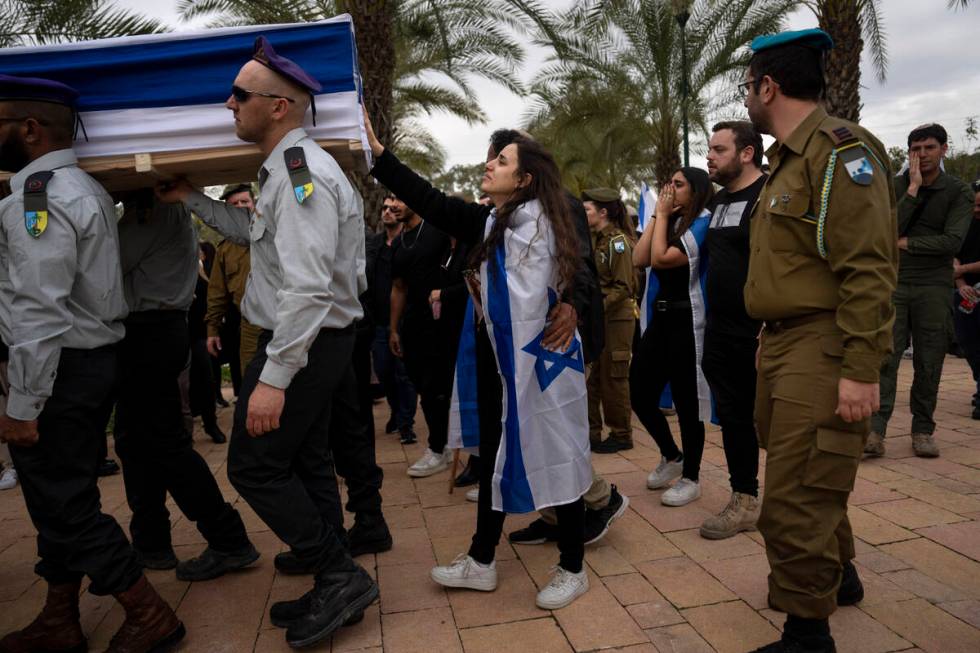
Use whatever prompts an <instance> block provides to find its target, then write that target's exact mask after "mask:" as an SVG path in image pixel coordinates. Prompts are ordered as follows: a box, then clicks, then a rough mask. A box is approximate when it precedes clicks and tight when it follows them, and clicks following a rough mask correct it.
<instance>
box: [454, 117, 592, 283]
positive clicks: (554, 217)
mask: <svg viewBox="0 0 980 653" xmlns="http://www.w3.org/2000/svg"><path fill="white" fill-rule="evenodd" d="M510 136H511V138H510V139H509V141H510V142H509V143H508V144H512V145H515V146H516V147H517V174H518V175H520V176H524V175H530V176H531V182H530V183H529V184H528V185H527V186H524V187H522V188H518V189H516V190H515V191H514V192H513V194H512V195H511V196H510V198H508V200H507V202H506V203H504V205H503V206H499V207H497V215H496V218H495V220H494V223H493V226H492V227H491V228H490V233H489V234H487V237H486V238H485V239H484V240H483V242H482V243H480V245H479V246H478V247H476V248H475V249H474V250H473V254H472V256H471V259H470V261H471V264H472V265H473V267H477V266H479V265H480V264H481V263H482V262H483V261H485V260H487V258H489V256H490V255H491V254H492V253H493V252H494V251H496V249H497V248H498V247H503V244H504V233H505V232H506V230H507V228H508V227H509V226H510V218H511V216H512V215H513V213H514V211H515V210H517V208H518V207H520V206H521V205H522V204H525V203H526V202H530V201H531V200H538V201H539V202H540V203H541V209H542V211H543V212H544V215H545V216H546V217H547V219H548V221H549V222H550V223H551V229H552V231H553V232H554V234H555V245H556V246H557V248H558V252H557V262H558V280H559V285H560V287H561V289H562V290H568V289H570V288H571V285H572V280H573V279H574V277H575V273H576V271H577V270H578V266H579V263H580V260H579V253H578V252H579V246H578V242H577V241H576V234H575V227H574V226H573V225H572V213H571V210H570V208H569V205H568V199H567V197H566V196H565V191H564V189H563V188H562V184H561V174H560V173H559V171H558V165H557V164H556V163H555V159H554V158H553V157H552V156H551V153H550V152H548V150H546V149H545V148H544V147H542V146H541V145H540V144H539V143H538V142H537V141H534V140H532V139H530V138H527V137H525V136H523V135H520V134H517V133H513V134H511V135H510ZM505 147H506V146H505ZM501 149H503V148H501Z"/></svg>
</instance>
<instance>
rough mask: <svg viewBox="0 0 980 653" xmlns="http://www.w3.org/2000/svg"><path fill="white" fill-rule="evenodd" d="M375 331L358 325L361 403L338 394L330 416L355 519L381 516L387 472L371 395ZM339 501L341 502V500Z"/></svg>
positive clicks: (332, 445)
mask: <svg viewBox="0 0 980 653" xmlns="http://www.w3.org/2000/svg"><path fill="white" fill-rule="evenodd" d="M373 341H374V327H373V326H371V325H360V324H359V325H358V327H357V329H356V331H355V336H354V352H353V360H352V365H353V369H354V378H355V379H356V380H357V392H356V395H357V401H356V403H354V404H351V403H350V398H351V397H350V393H349V392H338V393H334V396H333V405H332V406H331V415H330V437H329V442H330V451H331V453H332V454H333V459H334V463H335V464H336V466H337V474H339V475H340V476H341V477H342V478H343V479H344V483H345V484H346V485H347V506H346V507H347V510H348V512H352V513H354V514H355V515H361V516H367V517H373V518H378V517H380V516H381V483H382V480H383V479H384V472H382V471H381V468H380V467H378V463H377V460H376V458H375V451H374V399H373V397H372V395H371V343H372V342H373ZM338 501H339V499H338Z"/></svg>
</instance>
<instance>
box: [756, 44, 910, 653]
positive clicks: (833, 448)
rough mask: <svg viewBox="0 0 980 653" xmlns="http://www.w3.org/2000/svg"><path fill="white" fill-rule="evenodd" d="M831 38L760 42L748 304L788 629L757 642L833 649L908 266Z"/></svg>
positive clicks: (769, 652) (775, 591)
mask: <svg viewBox="0 0 980 653" xmlns="http://www.w3.org/2000/svg"><path fill="white" fill-rule="evenodd" d="M831 47H833V42H832V41H831V39H830V36H828V35H827V33H826V32H824V31H822V30H818V29H811V30H803V31H801V32H785V33H782V34H775V35H771V36H764V37H759V38H757V39H755V40H754V41H753V42H752V50H753V51H754V54H753V55H752V58H751V59H750V60H749V65H748V70H747V71H746V74H745V81H744V82H743V83H742V84H740V85H739V87H740V89H744V94H745V106H746V108H747V109H748V112H749V118H750V119H751V120H752V124H753V126H754V127H755V128H756V131H759V132H761V133H764V134H771V135H772V136H774V137H775V139H776V143H775V144H774V145H773V146H772V147H770V148H769V150H768V151H767V152H766V156H767V158H768V159H769V163H770V165H771V172H770V175H769V179H768V180H767V181H766V184H765V186H764V187H763V188H762V191H761V192H760V194H759V201H758V202H757V203H756V208H755V209H754V211H753V215H752V224H751V236H750V243H751V252H750V254H749V274H748V278H747V281H746V284H745V308H746V309H747V312H748V314H749V316H751V317H753V318H755V319H757V320H763V321H764V323H765V326H764V329H763V331H762V334H761V337H760V347H759V355H758V356H759V357H758V360H759V364H758V385H757V387H756V402H755V417H756V423H757V425H758V429H759V443H760V444H761V446H762V447H763V448H764V449H766V451H767V452H768V455H767V457H766V491H765V495H764V498H763V501H762V510H761V512H760V515H759V522H758V526H759V531H760V532H761V533H762V537H763V538H764V540H765V545H766V555H767V557H768V559H769V567H770V569H771V573H770V574H769V603H770V605H771V606H772V607H773V608H774V609H776V610H780V611H782V612H785V613H787V617H786V623H785V626H784V627H783V636H782V638H781V639H780V640H779V641H778V642H775V643H773V644H769V645H768V646H765V647H762V648H760V649H758V651H759V652H765V653H780V652H784V653H785V652H790V651H793V652H799V653H803V652H806V653H832V652H833V651H834V650H835V646H834V638H833V637H832V636H831V634H830V623H829V620H828V618H829V617H830V615H831V614H832V613H833V612H834V611H835V610H836V609H837V606H838V605H849V604H852V603H856V602H858V601H860V600H861V599H862V598H863V596H864V589H863V588H862V586H861V582H860V580H859V579H858V576H857V572H856V571H855V569H854V565H853V564H852V563H851V560H852V559H853V558H854V537H853V534H852V532H851V526H850V523H849V522H848V520H847V499H848V495H849V494H850V492H851V490H852V489H853V487H854V479H855V477H856V475H857V468H858V462H859V460H860V457H861V451H862V449H863V448H864V441H865V440H866V439H867V436H868V428H869V418H870V417H871V415H872V413H874V411H875V410H877V408H878V370H879V368H880V366H881V363H882V361H883V360H884V358H885V357H886V356H887V354H888V353H889V351H890V350H891V344H892V343H891V325H892V322H893V321H894V319H895V309H894V308H893V306H892V303H891V302H892V299H891V297H892V292H893V291H894V290H895V282H896V277H897V268H898V248H897V246H896V242H895V240H896V239H895V233H896V220H895V197H894V193H893V190H892V176H891V173H890V171H889V169H888V166H887V164H885V163H883V162H886V161H888V155H887V153H886V152H885V148H884V146H883V145H882V144H881V142H880V141H878V139H876V138H875V137H874V136H873V135H871V134H870V133H869V132H868V131H867V130H865V129H863V128H862V127H860V126H859V125H856V124H854V123H852V122H848V121H846V120H841V119H839V118H832V117H830V116H828V115H827V112H826V111H824V109H823V108H822V107H821V106H820V99H821V96H822V95H823V91H824V88H825V81H824V73H823V61H824V56H825V52H826V50H828V49H830V48H831Z"/></svg>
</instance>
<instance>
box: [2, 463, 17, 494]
mask: <svg viewBox="0 0 980 653" xmlns="http://www.w3.org/2000/svg"><path fill="white" fill-rule="evenodd" d="M15 487H17V470H16V469H14V468H13V467H7V468H6V469H4V470H3V474H0V490H11V489H13V488H15Z"/></svg>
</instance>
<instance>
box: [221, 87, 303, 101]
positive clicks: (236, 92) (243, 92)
mask: <svg viewBox="0 0 980 653" xmlns="http://www.w3.org/2000/svg"><path fill="white" fill-rule="evenodd" d="M253 95H260V96H262V97H271V98H273V99H274V100H287V101H289V102H296V100H294V99H293V98H291V97H286V96H285V95H275V94H273V93H263V92H262V91H249V90H247V89H244V88H242V87H241V86H232V87H231V96H232V97H233V98H235V101H236V102H245V101H246V100H248V98H250V97H251V96H253Z"/></svg>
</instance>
